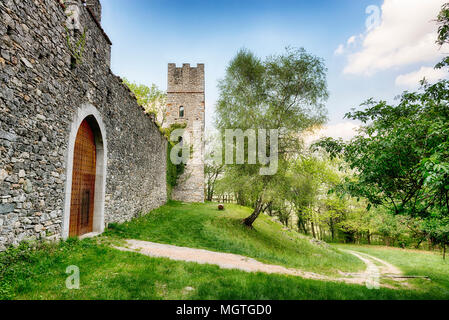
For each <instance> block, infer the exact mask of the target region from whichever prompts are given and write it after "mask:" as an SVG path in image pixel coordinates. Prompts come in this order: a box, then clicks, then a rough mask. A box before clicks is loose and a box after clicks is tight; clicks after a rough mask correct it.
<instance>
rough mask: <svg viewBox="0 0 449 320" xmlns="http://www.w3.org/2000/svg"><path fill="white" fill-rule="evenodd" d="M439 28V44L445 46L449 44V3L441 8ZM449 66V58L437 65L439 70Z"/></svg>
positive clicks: (438, 19)
mask: <svg viewBox="0 0 449 320" xmlns="http://www.w3.org/2000/svg"><path fill="white" fill-rule="evenodd" d="M437 23H438V25H439V27H438V39H437V44H439V45H440V46H443V45H444V44H447V43H449V3H445V4H444V5H443V6H442V7H441V11H440V13H439V14H438V17H437ZM447 66H449V57H446V58H444V59H443V60H442V61H441V62H440V63H438V64H437V65H436V68H437V69H441V68H443V67H447Z"/></svg>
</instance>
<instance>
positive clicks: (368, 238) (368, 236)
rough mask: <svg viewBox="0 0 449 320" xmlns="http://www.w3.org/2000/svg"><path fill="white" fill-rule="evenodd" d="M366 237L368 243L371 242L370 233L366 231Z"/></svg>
mask: <svg viewBox="0 0 449 320" xmlns="http://www.w3.org/2000/svg"><path fill="white" fill-rule="evenodd" d="M366 238H367V240H368V244H371V233H370V232H369V231H368V233H367V235H366Z"/></svg>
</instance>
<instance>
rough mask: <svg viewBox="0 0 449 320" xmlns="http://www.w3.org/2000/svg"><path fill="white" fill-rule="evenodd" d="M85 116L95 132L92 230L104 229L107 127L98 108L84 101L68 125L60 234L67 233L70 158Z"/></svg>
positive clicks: (70, 171)
mask: <svg viewBox="0 0 449 320" xmlns="http://www.w3.org/2000/svg"><path fill="white" fill-rule="evenodd" d="M84 120H86V121H87V122H88V123H89V125H90V127H91V129H92V131H93V134H94V139H95V147H96V168H95V173H96V174H95V177H96V178H95V187H94V190H95V193H94V208H93V225H92V232H93V233H95V234H99V233H102V232H103V231H104V226H105V224H104V221H105V219H104V204H105V192H106V169H107V154H108V153H107V139H106V137H107V136H106V128H105V125H104V122H103V119H102V117H101V114H100V113H99V112H98V110H97V109H96V108H95V107H94V106H93V105H91V104H88V103H86V104H83V105H82V106H81V107H80V108H78V110H77V111H76V113H75V115H74V117H73V119H72V124H71V127H70V135H69V142H68V149H67V153H66V164H67V165H66V181H65V200H64V213H63V221H62V238H63V239H67V238H68V237H69V228H70V209H71V199H72V182H73V159H74V151H75V142H76V137H77V134H78V131H79V129H80V126H81V124H82V123H83V121H84Z"/></svg>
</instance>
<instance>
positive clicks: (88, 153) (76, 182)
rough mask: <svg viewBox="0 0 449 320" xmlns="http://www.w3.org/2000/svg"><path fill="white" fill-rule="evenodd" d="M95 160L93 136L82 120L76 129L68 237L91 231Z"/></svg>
mask: <svg viewBox="0 0 449 320" xmlns="http://www.w3.org/2000/svg"><path fill="white" fill-rule="evenodd" d="M96 160H97V155H96V144H95V135H94V132H93V130H92V128H91V126H90V125H89V122H88V121H87V120H86V119H84V120H83V122H82V123H81V125H80V127H79V129H78V133H77V136H76V140H75V149H74V154H73V177H72V197H71V201H70V227H69V237H74V236H81V235H84V234H86V233H91V232H92V231H93V217H94V201H95V178H96Z"/></svg>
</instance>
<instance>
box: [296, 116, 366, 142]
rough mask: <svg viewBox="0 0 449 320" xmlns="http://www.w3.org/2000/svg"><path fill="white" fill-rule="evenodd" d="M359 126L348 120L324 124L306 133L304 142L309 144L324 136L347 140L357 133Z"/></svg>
mask: <svg viewBox="0 0 449 320" xmlns="http://www.w3.org/2000/svg"><path fill="white" fill-rule="evenodd" d="M359 128H360V126H359V125H357V124H355V123H354V122H349V121H346V122H340V123H337V124H333V125H327V126H324V127H323V128H322V129H321V130H318V131H316V132H314V133H312V134H309V135H307V136H306V137H305V138H304V140H305V144H306V145H310V144H312V143H313V142H315V141H317V140H319V139H321V138H325V137H331V138H334V139H338V138H342V139H343V140H345V141H348V140H350V139H352V138H353V137H354V136H355V135H356V134H357V130H358V129H359Z"/></svg>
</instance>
